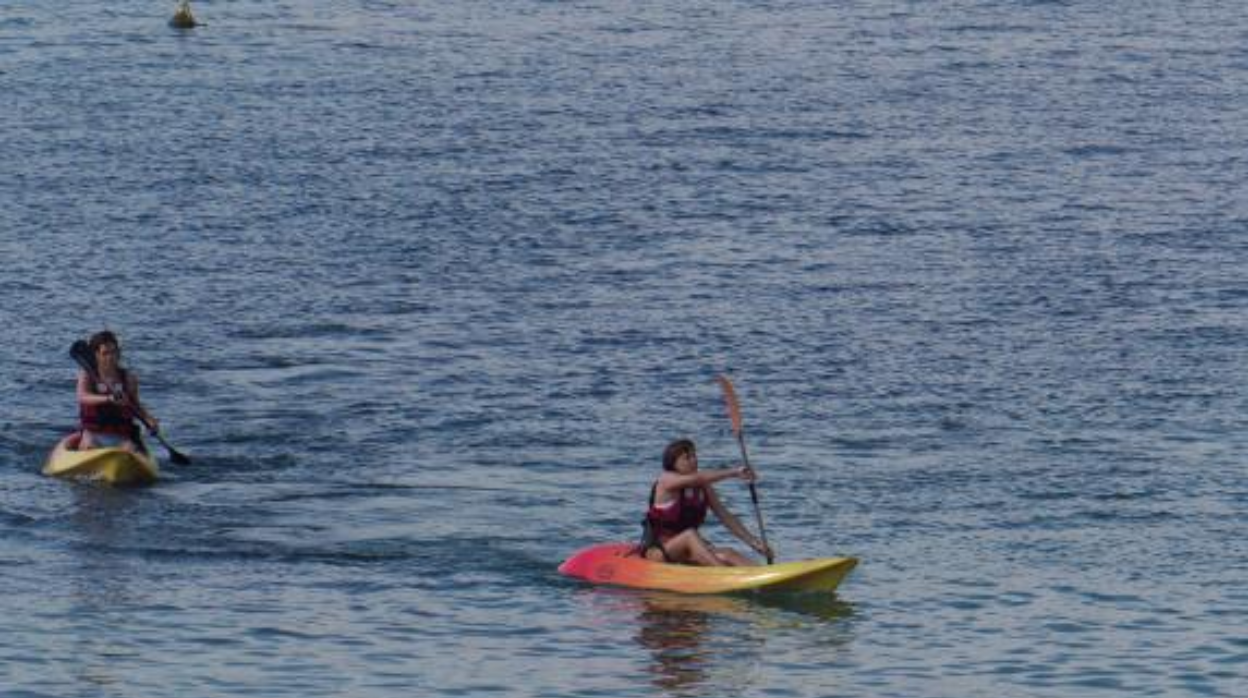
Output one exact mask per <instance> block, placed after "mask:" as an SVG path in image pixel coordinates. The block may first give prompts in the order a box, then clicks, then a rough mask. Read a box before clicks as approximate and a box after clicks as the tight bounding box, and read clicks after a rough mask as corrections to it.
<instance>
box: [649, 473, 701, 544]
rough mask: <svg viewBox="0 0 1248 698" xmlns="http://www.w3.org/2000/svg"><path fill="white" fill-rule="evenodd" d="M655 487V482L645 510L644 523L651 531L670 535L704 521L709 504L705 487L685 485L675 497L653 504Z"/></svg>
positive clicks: (694, 526) (696, 525) (656, 486)
mask: <svg viewBox="0 0 1248 698" xmlns="http://www.w3.org/2000/svg"><path fill="white" fill-rule="evenodd" d="M657 489H658V484H657V483H656V484H655V485H654V487H651V488H650V508H649V509H648V510H647V511H646V523H647V524H649V526H650V530H651V531H652V532H653V533H655V534H658V535H661V536H672V535H675V534H677V533H680V532H681V531H686V530H688V529H691V528H697V527H699V526H701V525H702V522H703V521H706V510H707V508H708V507H709V506H710V504H709V501H708V500H707V497H706V490H705V489H703V488H701V487H685V488H684V489H682V490H681V491H680V494H679V496H677V497H676V498H675V499H672V500H670V501H667V502H663V503H662V504H655V503H654V494H655V491H656V490H657Z"/></svg>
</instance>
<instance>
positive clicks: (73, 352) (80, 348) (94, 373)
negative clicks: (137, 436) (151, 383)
mask: <svg viewBox="0 0 1248 698" xmlns="http://www.w3.org/2000/svg"><path fill="white" fill-rule="evenodd" d="M69 355H70V357H71V358H73V360H74V361H76V362H78V365H79V366H81V367H82V370H84V371H86V372H87V375H88V376H90V377H91V381H92V382H94V383H99V382H100V380H99V372H98V369H97V368H96V365H95V352H93V351H91V345H89V344H87V343H86V342H85V341H83V340H81V339H80V340H78V341H76V342H74V344H73V346H71V347H70V348H69ZM122 397H123V398H124V402H125V405H126V406H127V407H129V408H130V411H131V412H132V413H133V414H134V416H135V418H137V419H138V420H139V421H140V422H142V423H143V426H145V427H147V433H149V434H151V435H152V436H154V437H156V440H157V441H159V442H160V443H161V445H162V446H164V447H165V448H166V449H167V450H168V451H169V459H170V460H172V461H173V462H174V463H177V464H178V465H190V464H191V458H190V456H188V455H186V454H185V453H182V452H181V451H179V450H178V449H176V448H174V447H173V446H171V445H170V444H169V442H168V441H165V437H164V436H161V434H160V432H159V431H157V430H156V429H154V428H153V427H152V425H151V423H149V422H148V421H147V420H146V419H144V418H143V415H142V414H141V413H140V412H139V409H138V407H137V406H136V405H135V404H134V403H133V402H131V401H130V396H129V395H126V394H124V393H123V394H122Z"/></svg>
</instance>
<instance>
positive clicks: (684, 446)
mask: <svg viewBox="0 0 1248 698" xmlns="http://www.w3.org/2000/svg"><path fill="white" fill-rule="evenodd" d="M697 452H698V449H697V447H696V446H694V445H693V441H691V440H689V439H676V440H675V441H673V442H671V443H670V444H668V445H667V448H665V449H663V469H664V470H666V471H668V472H671V471H673V470H676V461H677V460H679V459H680V457H681V456H683V455H685V454H686V453H697Z"/></svg>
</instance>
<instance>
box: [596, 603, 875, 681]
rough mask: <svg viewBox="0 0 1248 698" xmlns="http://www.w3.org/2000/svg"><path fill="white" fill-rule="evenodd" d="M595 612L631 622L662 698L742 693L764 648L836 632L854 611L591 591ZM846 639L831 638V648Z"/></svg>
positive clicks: (850, 608)
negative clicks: (788, 638)
mask: <svg viewBox="0 0 1248 698" xmlns="http://www.w3.org/2000/svg"><path fill="white" fill-rule="evenodd" d="M587 593H590V594H592V595H593V599H592V600H593V601H594V604H595V605H598V606H601V605H602V604H605V605H606V606H607V607H608V608H609V609H610V610H611V611H612V613H611V615H613V616H616V617H619V618H624V617H627V616H630V615H631V616H632V617H635V618H636V620H637V624H636V633H635V636H634V639H635V641H636V643H637V645H638V646H640V647H641V648H643V649H644V650H645V651H646V652H647V654H648V656H649V663H648V664H647V672H648V675H649V679H650V682H651V684H652V685H653V686H654V687H655V688H656V689H659V691H660V692H661V693H662V694H665V695H689V694H690V693H692V692H693V689H695V688H696V689H698V693H700V694H701V693H706V692H707V690H708V689H710V690H712V691H713V690H714V689H715V688H716V687H733V688H735V689H744V688H748V687H749V686H750V685H751V684H752V683H753V681H754V680H755V679H756V677H757V675H758V668H759V667H760V666H761V665H762V664H763V663H764V660H765V659H766V655H765V651H764V650H765V646H766V644H767V643H768V642H769V641H771V640H772V639H773V638H778V637H779V636H781V635H782V634H784V633H789V632H794V631H797V632H812V631H820V630H824V629H827V628H832V627H836V628H838V630H839V628H841V627H843V623H842V621H843V620H845V619H847V618H849V617H851V616H852V615H853V612H854V609H853V606H852V605H851V604H849V603H847V602H845V601H841V600H839V599H837V598H836V597H835V596H832V595H827V594H758V595H737V596H722V595H712V596H691V595H684V594H673V593H668V592H636V591H630V590H622V589H595V590H593V591H591V592H587ZM849 640H850V636H849V635H848V633H843V632H837V633H836V634H835V636H834V638H833V644H834V645H837V644H844V643H847V642H848V641H849Z"/></svg>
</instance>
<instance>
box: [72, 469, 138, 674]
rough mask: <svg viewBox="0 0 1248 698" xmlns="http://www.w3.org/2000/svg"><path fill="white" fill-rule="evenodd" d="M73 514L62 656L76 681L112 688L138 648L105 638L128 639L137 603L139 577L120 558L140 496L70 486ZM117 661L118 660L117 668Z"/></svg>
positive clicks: (129, 538)
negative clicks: (67, 615) (72, 565)
mask: <svg viewBox="0 0 1248 698" xmlns="http://www.w3.org/2000/svg"><path fill="white" fill-rule="evenodd" d="M70 486H71V487H72V488H73V495H72V496H73V503H72V505H71V506H72V507H73V511H72V513H71V514H70V516H69V517H68V526H69V528H70V531H69V532H70V533H71V534H72V535H73V536H74V538H75V540H74V541H73V543H72V546H71V547H72V551H73V558H72V559H73V561H74V562H75V563H76V568H75V570H74V571H73V573H72V582H71V583H72V598H73V602H74V606H73V610H72V611H71V616H72V617H73V619H74V620H73V622H72V623H71V624H70V626H69V628H70V637H69V638H67V639H68V640H69V642H68V643H67V644H68V646H70V647H72V648H73V651H72V652H69V653H68V656H70V657H72V660H71V661H72V662H73V663H74V664H75V666H73V668H72V671H73V673H74V675H76V676H77V678H78V680H79V681H81V682H82V683H83V684H87V685H90V686H97V687H98V686H107V685H114V684H118V683H120V682H121V681H122V679H124V678H125V677H124V676H119V675H118V667H119V666H123V667H124V666H125V661H124V660H126V659H138V657H139V656H140V648H138V647H128V646H127V644H129V643H128V642H120V641H109V638H110V637H112V638H117V637H124V638H133V637H136V636H137V635H136V634H133V633H130V632H128V631H127V627H128V625H129V621H130V611H131V609H133V608H134V607H135V606H137V605H139V604H140V603H141V602H142V588H141V587H142V585H143V580H142V578H141V575H140V574H139V573H138V571H137V570H136V569H135V565H134V560H133V558H131V557H130V556H127V555H125V554H121V553H120V552H119V551H124V549H125V548H126V547H128V545H129V542H130V541H132V539H133V538H134V536H135V535H137V532H138V531H140V530H141V528H142V527H141V526H140V525H139V522H138V518H139V517H138V513H139V506H140V497H141V496H142V493H141V492H140V491H133V490H119V489H114V488H111V487H103V486H99V485H96V484H91V483H80V484H71V485H70ZM119 660H122V661H121V663H120V664H119Z"/></svg>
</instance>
